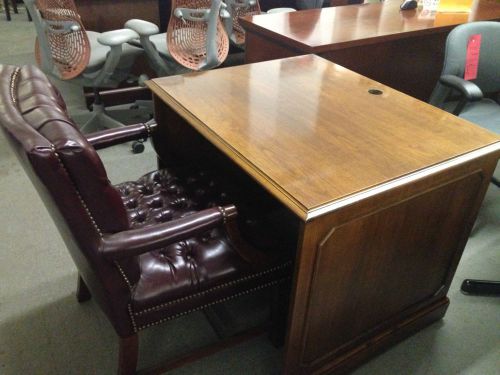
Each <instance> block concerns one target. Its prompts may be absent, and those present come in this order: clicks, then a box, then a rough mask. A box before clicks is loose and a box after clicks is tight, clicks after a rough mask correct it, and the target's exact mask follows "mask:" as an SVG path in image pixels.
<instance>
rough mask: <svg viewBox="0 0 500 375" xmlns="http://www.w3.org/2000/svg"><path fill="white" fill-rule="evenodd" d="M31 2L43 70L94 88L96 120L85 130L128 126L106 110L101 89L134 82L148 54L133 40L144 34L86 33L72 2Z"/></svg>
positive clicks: (86, 124) (83, 129)
mask: <svg viewBox="0 0 500 375" xmlns="http://www.w3.org/2000/svg"><path fill="white" fill-rule="evenodd" d="M25 4H26V6H27V8H28V10H29V12H30V14H31V15H32V17H33V21H34V24H35V28H36V32H37V40H36V44H35V55H36V59H37V62H38V64H39V66H40V67H41V68H42V70H43V71H44V72H45V73H46V74H50V75H52V76H54V77H56V78H58V79H61V80H72V81H75V82H77V83H78V84H80V85H81V86H84V87H91V88H93V89H94V93H95V102H94V104H93V112H92V116H91V118H90V120H88V121H87V122H86V123H85V124H84V125H83V126H82V128H81V129H82V131H84V132H89V131H93V130H96V129H98V128H112V127H121V126H123V124H122V123H120V122H118V121H116V120H115V119H113V118H112V117H110V116H108V115H107V113H106V112H105V110H104V106H103V105H102V102H101V100H100V97H99V88H116V87H117V86H118V85H119V84H120V83H121V82H123V81H125V80H126V79H128V78H129V73H130V69H131V67H132V65H133V63H134V61H135V59H136V57H137V56H138V55H140V54H141V53H142V52H143V51H142V50H141V49H140V48H137V47H133V46H131V45H129V44H127V42H129V41H131V40H133V39H135V38H138V35H137V34H136V33H135V32H133V31H132V30H128V29H123V30H115V31H109V32H105V33H97V32H93V31H86V30H85V28H84V26H83V24H82V21H81V19H80V16H79V15H78V12H77V9H76V6H75V4H74V2H73V1H72V0H25Z"/></svg>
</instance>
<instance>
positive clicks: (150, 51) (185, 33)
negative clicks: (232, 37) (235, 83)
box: [125, 0, 229, 76]
mask: <svg viewBox="0 0 500 375" xmlns="http://www.w3.org/2000/svg"><path fill="white" fill-rule="evenodd" d="M224 7H225V6H224V5H223V3H222V0H213V1H212V0H173V1H172V13H171V17H170V21H169V24H168V29H167V33H162V34H158V33H159V29H158V27H157V26H156V25H155V24H153V23H151V22H147V21H143V20H137V19H132V20H129V21H127V22H126V23H125V27H127V28H129V29H131V30H134V31H135V32H137V34H139V36H140V45H142V47H143V48H144V50H145V52H146V55H147V56H148V58H149V61H150V63H151V65H152V67H153V69H154V70H155V71H156V73H157V74H158V76H167V75H173V74H180V73H185V72H188V71H198V70H207V69H211V68H214V67H217V66H219V65H220V64H222V63H223V62H224V60H225V59H226V57H227V55H228V52H229V39H228V36H227V34H226V32H225V30H224V27H223V24H222V22H221V19H220V15H221V14H222V15H223V16H226V17H228V16H229V15H227V12H225V11H224ZM135 45H137V42H135Z"/></svg>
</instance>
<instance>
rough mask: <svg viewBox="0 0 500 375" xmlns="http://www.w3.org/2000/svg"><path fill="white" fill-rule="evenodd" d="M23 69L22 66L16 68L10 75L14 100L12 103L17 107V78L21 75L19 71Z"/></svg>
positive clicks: (11, 93)
mask: <svg viewBox="0 0 500 375" xmlns="http://www.w3.org/2000/svg"><path fill="white" fill-rule="evenodd" d="M20 71H21V68H16V69H15V70H14V72H13V73H12V75H11V76H10V98H11V100H12V103H14V105H15V106H16V107H17V99H16V95H15V88H16V86H17V79H18V77H19V72H20Z"/></svg>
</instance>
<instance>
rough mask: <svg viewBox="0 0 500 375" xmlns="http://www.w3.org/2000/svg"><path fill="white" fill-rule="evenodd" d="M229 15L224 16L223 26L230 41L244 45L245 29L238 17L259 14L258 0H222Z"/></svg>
mask: <svg viewBox="0 0 500 375" xmlns="http://www.w3.org/2000/svg"><path fill="white" fill-rule="evenodd" d="M224 2H225V4H226V5H227V11H228V12H229V17H225V18H224V26H225V28H226V32H227V33H228V35H229V39H230V40H231V43H232V44H233V45H235V46H237V47H239V48H244V46H245V30H244V29H243V27H242V26H241V25H240V22H239V18H240V17H245V16H253V15H257V14H261V9H260V5H259V1H258V0H224ZM294 11H295V9H293V8H273V9H269V10H268V11H267V13H270V14H271V13H286V12H294Z"/></svg>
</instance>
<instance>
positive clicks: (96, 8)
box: [75, 0, 295, 32]
mask: <svg viewBox="0 0 500 375" xmlns="http://www.w3.org/2000/svg"><path fill="white" fill-rule="evenodd" d="M294 3H295V1H294V0H261V1H260V5H261V8H262V10H267V9H270V8H278V7H285V6H292V7H293V6H295V4H294ZM75 4H76V6H77V8H78V12H79V13H80V16H81V17H82V20H83V24H84V25H85V28H86V29H87V30H93V31H98V32H104V31H109V30H116V29H121V28H122V27H123V25H124V24H125V22H127V21H128V20H129V19H132V18H139V19H143V20H146V21H149V22H153V23H154V24H156V25H158V26H159V27H160V30H161V32H165V31H166V30H167V25H168V21H169V19H170V8H171V6H172V2H171V0H75Z"/></svg>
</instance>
